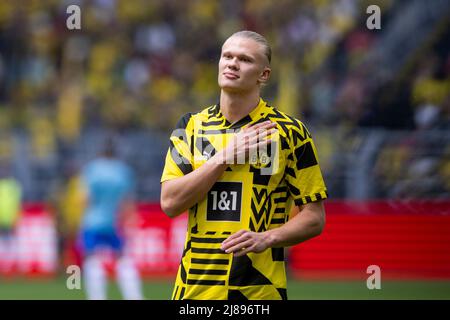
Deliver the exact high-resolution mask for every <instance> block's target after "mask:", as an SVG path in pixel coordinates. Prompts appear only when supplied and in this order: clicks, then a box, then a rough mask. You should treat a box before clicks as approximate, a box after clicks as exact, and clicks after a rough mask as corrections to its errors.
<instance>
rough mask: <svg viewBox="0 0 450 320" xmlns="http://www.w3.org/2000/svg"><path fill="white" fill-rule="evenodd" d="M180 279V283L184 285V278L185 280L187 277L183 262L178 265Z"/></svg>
mask: <svg viewBox="0 0 450 320" xmlns="http://www.w3.org/2000/svg"><path fill="white" fill-rule="evenodd" d="M180 278H181V281H182V282H183V283H184V284H186V278H187V276H186V269H185V267H184V264H183V261H181V263H180Z"/></svg>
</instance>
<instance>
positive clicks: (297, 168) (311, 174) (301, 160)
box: [285, 120, 328, 206]
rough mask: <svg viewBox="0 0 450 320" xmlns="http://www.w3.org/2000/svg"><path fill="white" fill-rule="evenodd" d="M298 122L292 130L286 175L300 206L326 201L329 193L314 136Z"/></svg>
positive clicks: (290, 191) (295, 200)
mask: <svg viewBox="0 0 450 320" xmlns="http://www.w3.org/2000/svg"><path fill="white" fill-rule="evenodd" d="M296 121H297V125H296V126H293V127H292V128H291V130H290V133H291V134H290V136H289V140H288V141H289V150H288V154H287V161H286V171H285V173H286V183H287V185H288V190H289V193H290V195H291V196H292V198H293V199H294V202H295V205H297V206H298V205H304V204H307V203H310V202H316V201H319V200H323V199H326V198H327V197H328V193H327V188H326V186H325V181H324V180H323V177H322V172H321V170H320V166H319V161H318V157H317V151H316V147H315V145H314V141H313V139H312V136H311V134H310V133H309V131H308V129H307V128H306V127H305V126H304V124H303V123H301V122H300V121H298V120H296Z"/></svg>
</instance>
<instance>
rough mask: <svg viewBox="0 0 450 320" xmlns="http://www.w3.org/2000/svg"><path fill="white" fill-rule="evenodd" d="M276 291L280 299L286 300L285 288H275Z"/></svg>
mask: <svg viewBox="0 0 450 320" xmlns="http://www.w3.org/2000/svg"><path fill="white" fill-rule="evenodd" d="M277 290H278V293H279V294H280V297H281V300H287V299H288V296H287V290H286V289H283V288H277Z"/></svg>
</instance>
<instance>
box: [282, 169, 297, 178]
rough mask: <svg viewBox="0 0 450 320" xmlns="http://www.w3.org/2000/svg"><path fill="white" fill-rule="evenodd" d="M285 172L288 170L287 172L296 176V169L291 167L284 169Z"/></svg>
mask: <svg viewBox="0 0 450 320" xmlns="http://www.w3.org/2000/svg"><path fill="white" fill-rule="evenodd" d="M284 172H286V174H288V175H290V176H291V177H293V178H295V177H296V175H295V170H294V169H292V168H289V167H286V169H285V170H284Z"/></svg>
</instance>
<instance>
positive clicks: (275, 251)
mask: <svg viewBox="0 0 450 320" xmlns="http://www.w3.org/2000/svg"><path fill="white" fill-rule="evenodd" d="M272 261H284V248H272Z"/></svg>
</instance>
